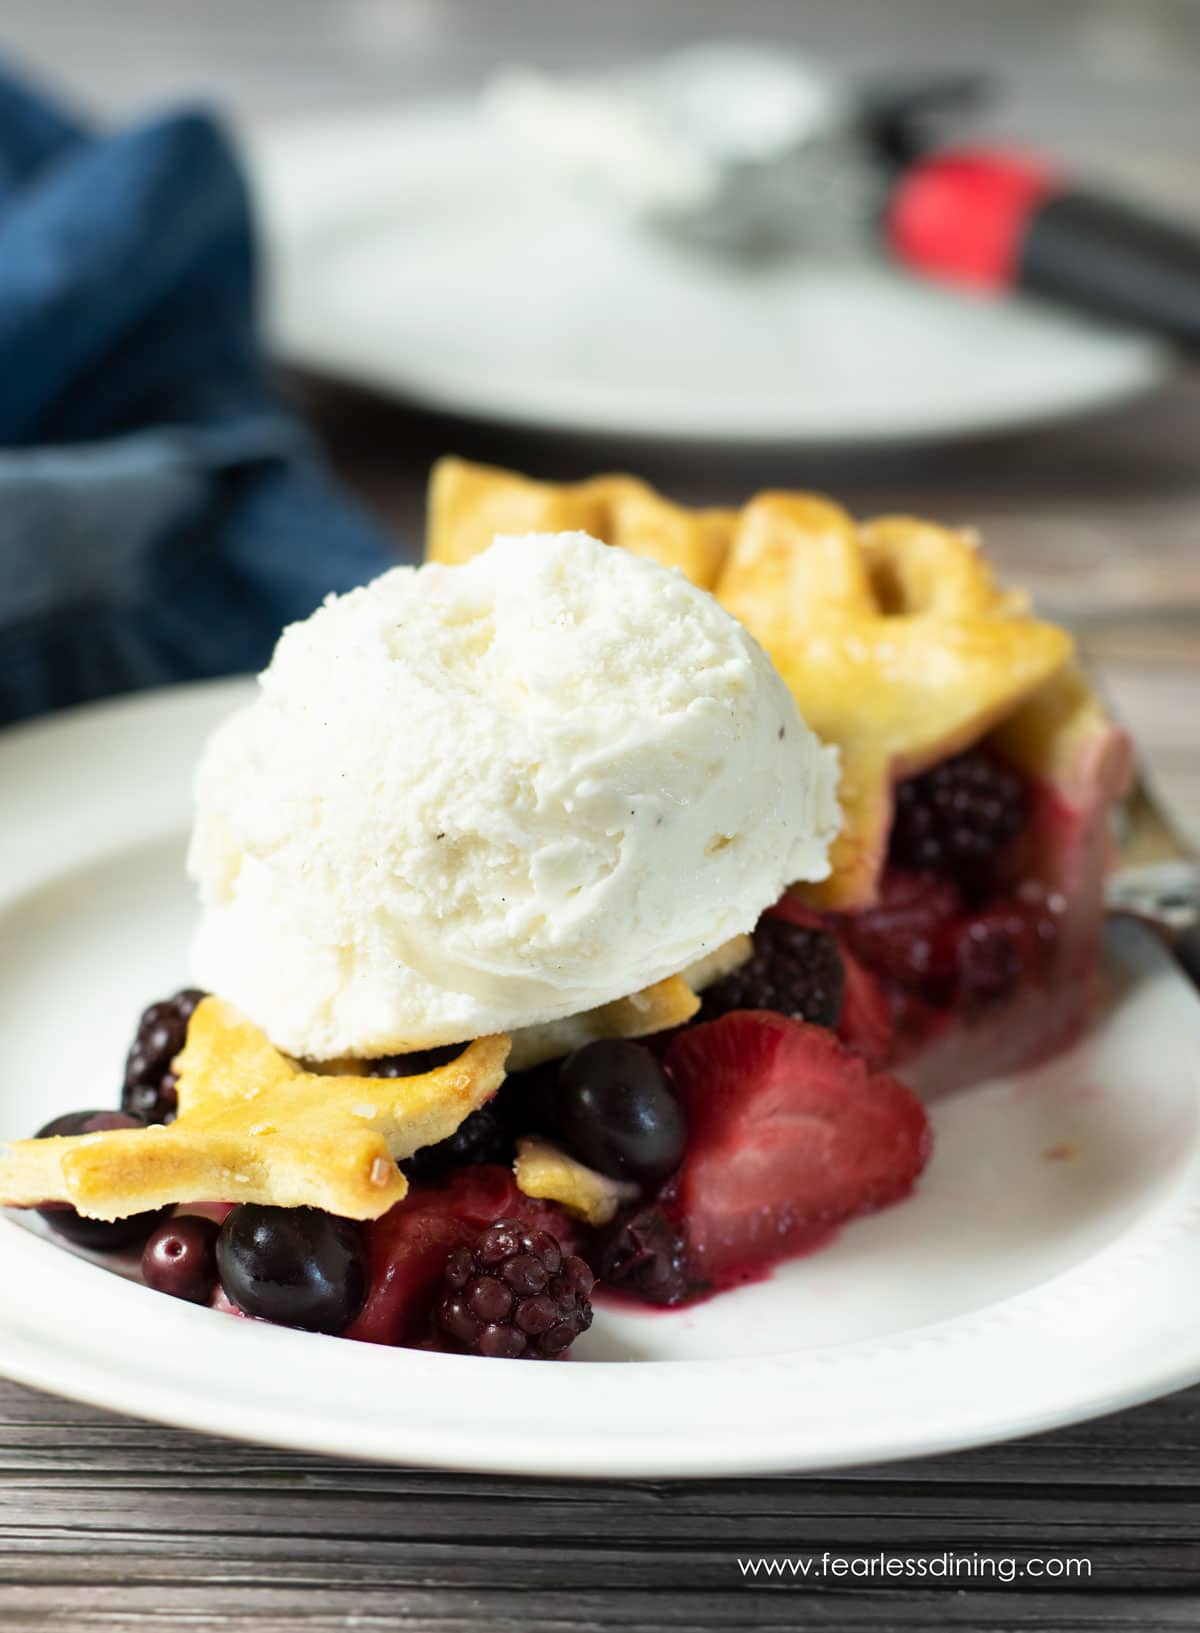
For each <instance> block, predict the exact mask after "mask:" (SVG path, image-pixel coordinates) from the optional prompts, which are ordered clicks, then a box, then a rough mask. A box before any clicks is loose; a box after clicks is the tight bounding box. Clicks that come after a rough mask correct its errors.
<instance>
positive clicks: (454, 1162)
mask: <svg viewBox="0 0 1200 1633" xmlns="http://www.w3.org/2000/svg"><path fill="white" fill-rule="evenodd" d="M513 1149H514V1147H513V1140H512V1136H511V1135H510V1134H509V1132H508V1130H507V1129H506V1128H505V1126H504V1123H503V1122H502V1120H501V1118H500V1116H499V1114H498V1113H497V1112H496V1111H494V1110H493V1108H492V1107H491V1106H490V1105H489V1106H480V1107H479V1109H478V1110H477V1111H473V1112H472V1113H471V1114H470V1116H469V1117H466V1118H464V1120H463V1121H462V1122H461V1123H460V1124H459V1126H458V1127H457V1128H456V1129H455V1131H454V1133H453V1134H451V1135H450V1136H449V1138H447V1139H445V1140H439V1141H438V1143H437V1144H436V1145H424V1146H422V1147H421V1149H420V1150H419V1151H414V1152H413V1154H412V1156H411V1157H406V1158H405V1159H404V1161H403V1162H401V1163H400V1170H401V1172H402V1173H403V1174H404V1175H406V1177H407V1178H408V1179H412V1180H434V1179H441V1178H443V1177H444V1176H445V1175H446V1174H448V1173H449V1172H450V1170H451V1169H452V1168H473V1167H475V1166H476V1165H477V1164H478V1163H481V1162H498V1163H501V1164H503V1166H504V1167H506V1168H507V1167H508V1165H509V1164H510V1163H511V1162H512V1160H513Z"/></svg>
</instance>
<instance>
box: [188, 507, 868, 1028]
mask: <svg viewBox="0 0 1200 1633" xmlns="http://www.w3.org/2000/svg"><path fill="white" fill-rule="evenodd" d="M836 780H837V762H836V754H835V751H834V750H831V749H829V748H825V747H823V746H822V745H821V744H820V743H819V742H818V741H817V739H816V738H815V737H814V736H813V734H812V733H811V732H810V731H809V730H808V728H807V727H806V726H805V725H804V723H803V721H802V720H801V719H800V716H799V714H798V713H797V711H796V705H795V703H794V702H793V701H792V697H791V694H790V693H789V692H788V690H787V688H786V686H785V685H784V683H783V681H782V680H781V679H780V677H779V675H778V673H777V671H776V670H775V669H774V667H773V666H772V664H771V661H770V659H769V658H768V657H767V656H766V654H765V653H764V652H763V650H762V649H761V648H760V647H759V646H758V645H757V643H756V642H755V641H754V640H753V639H752V638H751V636H750V635H748V634H747V633H746V631H745V630H744V629H743V628H742V627H741V626H740V625H739V624H738V623H736V622H735V620H734V619H733V618H731V617H730V616H729V615H728V614H727V613H726V612H724V611H723V609H722V608H721V607H720V606H719V605H718V604H717V602H716V601H714V600H713V598H712V597H711V596H710V595H708V594H707V593H706V592H704V591H703V590H699V589H697V588H696V587H695V586H694V585H692V584H690V583H689V582H688V581H687V580H686V579H685V578H684V577H683V576H682V575H681V574H679V573H678V572H675V571H670V570H668V569H666V568H663V567H660V566H658V565H657V564H656V563H654V562H651V561H646V560H642V559H640V558H638V557H635V556H632V555H630V554H628V553H627V552H626V551H624V550H619V549H612V548H609V547H608V546H606V545H603V544H599V543H597V541H596V540H594V539H592V538H589V537H588V536H587V535H586V534H584V533H564V534H558V535H548V534H542V535H537V534H535V535H531V536H529V537H527V538H500V539H497V540H496V542H495V543H494V544H493V546H492V548H491V549H490V550H488V551H487V552H486V553H485V554H483V555H481V556H478V557H476V558H475V559H474V560H472V561H471V562H469V563H467V564H466V565H465V566H461V567H444V566H438V565H426V566H424V567H420V568H410V567H401V568H396V569H395V570H394V571H392V572H388V573H385V574H384V575H383V577H382V578H379V579H376V580H375V582H374V583H373V584H369V585H367V586H366V588H364V589H360V590H354V591H352V592H351V593H350V594H349V595H344V596H340V597H331V598H330V599H329V600H328V601H326V603H325V604H324V606H322V607H321V608H319V609H318V611H317V612H315V613H314V614H313V615H312V617H311V618H309V619H307V620H306V621H305V622H303V623H299V624H293V625H292V626H291V627H290V628H288V629H286V630H285V631H284V633H283V635H282V636H281V638H280V641H279V644H278V646H277V647H276V649H275V655H274V657H273V658H272V660H271V664H270V667H269V668H268V669H267V670H266V671H265V672H264V673H263V674H262V676H261V677H260V679H259V693H258V696H257V698H256V700H255V701H254V702H253V703H251V704H250V705H249V707H247V708H245V709H243V710H241V711H240V712H238V713H237V714H235V715H233V716H232V717H231V718H230V719H228V720H226V721H225V722H224V723H223V724H222V725H221V726H220V727H219V728H218V729H217V731H216V732H215V734H214V735H213V737H212V739H211V740H210V742H209V744H208V746H207V748H206V750H205V753H204V756H203V759H202V762H201V765H200V770H199V775H198V781H197V802H196V822H195V830H194V833H193V837H192V844H191V850H190V855H189V864H188V865H189V870H190V872H191V874H192V876H193V877H194V879H195V880H196V882H197V884H198V885H199V889H200V896H201V902H202V907H203V912H202V918H201V923H200V926H199V930H198V932H197V935H196V940H195V946H194V970H195V976H196V979H197V981H198V982H199V983H200V984H201V985H203V986H205V987H207V988H209V989H211V990H213V991H215V992H218V993H219V994H221V996H222V997H224V998H227V999H228V1000H230V1001H231V1002H232V1003H233V1004H235V1005H236V1006H237V1007H238V1008H239V1009H241V1010H242V1011H243V1013H244V1014H246V1015H247V1016H249V1017H250V1019H252V1020H253V1021H254V1022H255V1023H256V1024H257V1025H259V1026H260V1027H262V1028H263V1030H264V1031H265V1032H266V1033H267V1034H268V1036H269V1037H270V1038H271V1039H272V1041H273V1042H274V1043H275V1044H276V1045H277V1046H278V1047H279V1048H281V1049H283V1050H284V1051H286V1052H287V1053H288V1054H291V1055H295V1056H302V1057H307V1058H310V1059H315V1060H321V1059H329V1058H332V1057H334V1056H338V1055H347V1054H349V1055H367V1056H370V1055H378V1054H387V1053H391V1052H393V1051H398V1050H402V1049H405V1048H409V1047H412V1048H420V1047H425V1046H428V1045H432V1044H438V1043H451V1042H457V1041H459V1040H463V1039H467V1038H473V1037H480V1036H484V1035H486V1034H489V1033H493V1032H502V1031H509V1030H512V1029H514V1028H517V1027H522V1026H528V1025H532V1024H534V1023H537V1022H541V1021H548V1020H554V1019H557V1018H559V1017H562V1016H565V1015H570V1014H575V1013H578V1012H579V1011H581V1010H585V1009H590V1008H592V1007H594V1006H595V1005H597V1004H602V1003H606V1002H608V1001H609V1000H611V999H614V998H618V997H623V996H624V995H626V994H627V993H631V992H636V991H637V990H638V989H639V988H641V987H643V986H646V985H648V984H649V983H651V982H653V981H657V980H660V979H662V977H664V976H666V975H670V974H673V973H675V972H677V971H679V970H681V969H683V968H684V967H685V966H686V965H688V964H689V963H691V962H692V961H693V960H695V959H696V958H698V957H699V956H700V955H701V954H703V953H705V952H706V951H708V950H710V949H711V948H713V947H715V946H717V945H718V944H719V943H721V942H723V941H725V940H727V939H728V938H729V937H730V936H733V935H735V934H737V933H738V932H740V931H743V930H748V929H750V928H751V927H752V926H753V924H754V923H755V921H756V920H757V918H758V916H759V914H760V913H761V912H762V910H763V908H765V907H766V906H767V905H768V904H769V903H771V902H773V901H775V900H776V898H777V897H778V896H779V894H780V893H781V891H782V890H783V888H784V887H785V886H786V885H788V884H790V883H791V882H793V881H795V880H799V879H821V878H824V877H825V875H826V874H827V872H828V863H827V860H826V853H827V849H828V846H829V844H830V842H831V840H832V838H833V835H834V832H835V831H836V827H837V822H838V811H837V805H836V800H835V784H836Z"/></svg>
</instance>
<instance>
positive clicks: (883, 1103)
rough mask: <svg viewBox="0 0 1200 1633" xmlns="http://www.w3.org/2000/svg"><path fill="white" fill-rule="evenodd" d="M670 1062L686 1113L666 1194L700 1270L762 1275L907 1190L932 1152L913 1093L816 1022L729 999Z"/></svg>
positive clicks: (736, 1276)
mask: <svg viewBox="0 0 1200 1633" xmlns="http://www.w3.org/2000/svg"><path fill="white" fill-rule="evenodd" d="M666 1064H667V1069H668V1070H669V1072H670V1073H671V1075H672V1077H673V1078H674V1081H675V1083H676V1084H677V1086H678V1089H679V1093H680V1095H681V1097H682V1099H683V1101H684V1104H685V1106H686V1109H687V1114H688V1144H687V1150H686V1153H685V1156H684V1160H683V1166H682V1168H681V1170H680V1172H679V1175H678V1176H677V1179H676V1180H675V1181H674V1182H673V1190H672V1195H671V1197H670V1198H669V1201H668V1206H669V1208H670V1210H671V1211H672V1212H673V1213H674V1215H675V1218H676V1222H677V1224H678V1225H679V1226H680V1227H681V1228H682V1230H683V1233H684V1236H685V1239H686V1242H687V1250H688V1258H689V1270H690V1271H691V1273H692V1274H693V1276H694V1277H695V1278H697V1279H699V1280H702V1281H707V1282H713V1283H716V1284H718V1285H728V1284H730V1283H732V1282H736V1281H742V1280H748V1279H752V1278H754V1277H756V1276H760V1275H762V1274H763V1273H764V1272H765V1271H766V1270H767V1269H768V1268H769V1267H770V1265H772V1264H774V1263H775V1262H776V1261H777V1260H779V1259H783V1258H787V1257H790V1256H791V1255H794V1254H795V1253H797V1252H800V1251H802V1250H803V1249H804V1248H806V1247H808V1246H811V1245H813V1244H814V1243H815V1242H816V1241H817V1240H819V1239H820V1237H821V1236H822V1235H823V1234H824V1233H825V1232H826V1231H827V1230H828V1229H829V1227H830V1226H832V1225H836V1224H838V1223H840V1222H841V1221H843V1220H846V1219H851V1218H853V1217H854V1216H855V1215H856V1214H861V1213H867V1212H870V1211H871V1210H872V1209H875V1208H881V1207H884V1206H885V1205H886V1204H888V1203H890V1202H895V1201H898V1200H899V1199H900V1198H901V1197H902V1196H905V1195H907V1194H908V1192H909V1191H910V1190H911V1189H912V1187H913V1184H914V1182H915V1181H916V1178H917V1176H918V1175H919V1174H920V1172H921V1170H922V1168H923V1167H924V1166H925V1162H926V1159H927V1158H928V1156H929V1150H930V1141H931V1137H930V1131H929V1124H928V1121H927V1120H926V1117H925V1112H924V1109H923V1107H922V1106H921V1104H920V1102H919V1101H918V1100H917V1099H916V1098H915V1096H914V1095H912V1094H911V1093H910V1092H909V1091H908V1090H907V1089H906V1088H904V1087H903V1085H902V1084H900V1083H897V1082H896V1081H895V1079H894V1078H891V1077H887V1076H884V1075H883V1074H882V1073H873V1072H872V1071H871V1070H870V1069H869V1068H868V1066H867V1065H866V1063H865V1062H864V1061H863V1060H861V1059H860V1058H858V1056H856V1055H854V1054H852V1053H851V1052H850V1050H849V1049H847V1048H846V1047H845V1046H844V1045H843V1044H841V1043H839V1042H838V1040H837V1039H836V1038H835V1037H834V1036H833V1035H832V1033H830V1032H828V1031H826V1030H824V1029H823V1028H821V1027H816V1026H808V1025H806V1024H805V1023H803V1022H799V1021H792V1020H789V1019H787V1018H786V1017H785V1016H782V1015H776V1014H772V1013H770V1012H769V1011H766V1010H738V1011H735V1012H733V1013H732V1014H729V1015H725V1016H722V1018H721V1019H720V1020H716V1021H711V1022H709V1023H708V1024H706V1025H702V1026H695V1027H692V1028H690V1029H688V1030H686V1031H684V1032H681V1033H680V1034H679V1035H678V1036H677V1037H676V1038H675V1039H674V1041H673V1042H672V1044H671V1047H670V1049H669V1050H668V1052H667V1057H666Z"/></svg>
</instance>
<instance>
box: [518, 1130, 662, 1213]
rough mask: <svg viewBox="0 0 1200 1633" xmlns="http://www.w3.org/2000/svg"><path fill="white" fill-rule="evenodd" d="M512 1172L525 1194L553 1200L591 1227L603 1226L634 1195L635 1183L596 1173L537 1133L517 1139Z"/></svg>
mask: <svg viewBox="0 0 1200 1633" xmlns="http://www.w3.org/2000/svg"><path fill="white" fill-rule="evenodd" d="M513 1175H514V1176H515V1178H516V1181H517V1189H518V1190H519V1191H523V1192H524V1193H525V1195H526V1196H532V1197H537V1198H538V1199H539V1200H540V1201H543V1202H556V1203H557V1204H558V1206H559V1207H560V1208H565V1209H566V1211H567V1212H568V1213H572V1214H574V1215H575V1216H576V1218H578V1219H583V1220H585V1221H586V1223H587V1224H589V1225H594V1226H600V1225H607V1224H608V1223H609V1221H610V1220H611V1219H612V1218H613V1217H614V1215H615V1214H616V1212H617V1209H618V1208H619V1207H620V1206H621V1204H622V1202H632V1201H633V1199H634V1198H635V1197H636V1196H637V1194H638V1188H637V1186H636V1185H631V1184H627V1183H625V1182H623V1181H622V1180H619V1179H610V1178H609V1177H608V1175H607V1174H598V1173H597V1172H596V1170H595V1169H594V1168H587V1167H585V1166H584V1164H583V1163H581V1162H576V1160H575V1158H574V1157H570V1156H568V1155H567V1153H566V1152H565V1151H563V1150H561V1149H560V1148H559V1147H558V1146H557V1145H554V1144H553V1143H552V1142H551V1141H550V1140H543V1139H542V1138H540V1136H538V1135H527V1136H526V1137H525V1138H523V1139H520V1140H518V1141H517V1160H516V1162H514V1163H513Z"/></svg>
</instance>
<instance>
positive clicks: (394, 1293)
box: [346, 1163, 577, 1345]
mask: <svg viewBox="0 0 1200 1633" xmlns="http://www.w3.org/2000/svg"><path fill="white" fill-rule="evenodd" d="M513 1217H516V1218H519V1219H524V1220H526V1221H527V1222H528V1223H529V1224H530V1225H532V1226H533V1227H534V1228H535V1229H537V1230H548V1231H550V1232H551V1234H552V1235H554V1236H556V1237H557V1238H558V1240H559V1242H560V1243H561V1244H562V1247H563V1250H564V1252H567V1253H571V1252H573V1251H574V1249H575V1238H576V1235H577V1231H576V1229H575V1227H574V1226H573V1225H572V1224H571V1222H570V1220H569V1219H568V1218H567V1216H566V1215H565V1214H564V1213H563V1212H562V1210H561V1209H559V1208H556V1207H554V1206H553V1204H551V1203H549V1202H537V1201H534V1200H533V1199H532V1198H530V1197H527V1196H525V1195H523V1194H522V1192H520V1191H518V1190H517V1187H516V1184H515V1182H514V1180H513V1177H512V1175H511V1173H509V1171H508V1169H507V1168H501V1167H500V1166H498V1165H497V1164H495V1163H483V1164H480V1165H479V1166H477V1167H474V1168H460V1169H458V1170H456V1171H455V1172H454V1173H453V1174H452V1175H451V1176H450V1178H449V1179H448V1180H447V1181H446V1182H445V1184H442V1185H421V1186H414V1187H413V1189H412V1190H411V1191H410V1192H409V1194H408V1195H407V1196H406V1197H405V1198H404V1201H403V1202H398V1203H397V1204H396V1206H395V1207H394V1208H392V1209H390V1210H389V1211H388V1212H387V1213H385V1214H384V1216H383V1218H382V1219H376V1220H374V1221H373V1223H371V1224H370V1225H368V1226H367V1251H368V1255H369V1258H370V1290H369V1291H368V1293H367V1302H366V1304H365V1305H364V1306H363V1309H362V1313H361V1314H360V1315H359V1316H358V1318H357V1319H356V1320H355V1321H354V1323H353V1324H352V1325H351V1326H350V1327H349V1328H348V1329H347V1331H346V1337H347V1338H361V1339H364V1340H366V1342H368V1343H371V1344H406V1345H416V1344H420V1343H421V1342H422V1341H423V1340H424V1339H425V1338H426V1337H427V1334H428V1327H429V1314H430V1306H431V1304H432V1302H433V1296H434V1293H435V1292H436V1290H437V1287H438V1284H439V1282H440V1280H441V1275H442V1272H443V1270H444V1269H445V1268H446V1255H447V1254H448V1253H449V1252H450V1251H451V1250H452V1249H453V1248H456V1247H462V1246H464V1245H465V1244H466V1243H467V1242H469V1241H471V1240H472V1239H473V1238H474V1237H476V1236H477V1235H478V1234H479V1232H480V1231H481V1230H483V1229H485V1228H486V1226H488V1225H490V1224H492V1223H493V1222H494V1221H495V1220H497V1219H503V1218H513Z"/></svg>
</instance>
